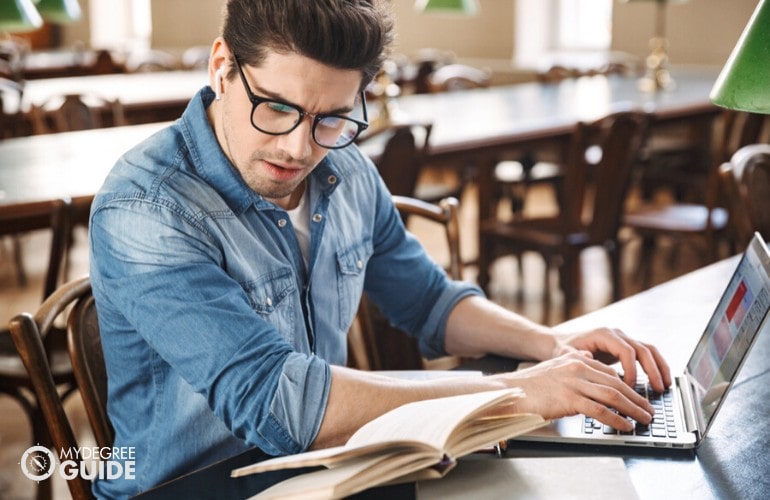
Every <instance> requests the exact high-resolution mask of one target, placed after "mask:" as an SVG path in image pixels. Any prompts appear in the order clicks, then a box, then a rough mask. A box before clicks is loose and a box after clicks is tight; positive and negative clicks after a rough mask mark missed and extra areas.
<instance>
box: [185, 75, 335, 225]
mask: <svg viewBox="0 0 770 500" xmlns="http://www.w3.org/2000/svg"><path fill="white" fill-rule="evenodd" d="M213 100H214V92H213V91H212V90H211V87H208V86H206V87H203V88H202V89H201V90H200V91H199V92H198V94H197V95H196V96H195V97H194V98H193V99H192V100H191V101H190V104H189V105H188V106H187V109H186V110H185V111H184V113H183V114H182V118H181V120H180V122H179V129H180V131H181V133H182V136H183V137H184V141H185V143H186V146H187V150H188V151H189V154H190V156H191V158H192V160H193V163H194V165H195V168H196V170H197V174H198V175H200V176H201V177H202V178H203V179H205V180H206V182H207V183H208V184H209V185H210V186H211V187H213V188H214V189H215V190H216V191H217V192H218V193H219V194H220V195H221V196H222V198H223V199H224V200H225V202H227V204H228V205H229V206H230V208H231V209H232V210H233V212H234V213H235V214H242V213H243V212H244V211H245V210H246V209H247V208H248V207H249V206H250V205H252V204H254V206H255V207H256V208H257V209H260V210H265V209H271V210H274V209H275V208H276V205H275V204H273V203H272V202H269V201H267V200H265V199H264V198H263V197H262V196H261V195H259V194H257V193H255V192H254V191H253V190H252V189H251V188H249V186H248V185H246V183H245V182H244V181H243V178H242V177H241V175H240V173H239V172H238V171H237V170H236V169H235V167H234V166H233V164H232V163H230V160H229V159H228V158H227V156H225V153H224V151H223V150H222V147H221V146H220V145H219V141H217V138H216V136H215V135H214V130H213V128H212V127H211V124H210V122H209V120H208V116H207V115H206V108H208V107H209V105H210V104H211V103H212V102H213ZM334 153H335V152H334V151H330V152H329V154H328V155H326V157H324V159H323V160H322V161H321V162H320V163H319V164H318V166H317V167H316V168H315V169H313V171H312V172H311V173H310V175H309V176H308V177H309V180H310V182H309V183H308V185H309V186H310V194H311V199H315V198H316V197H317V196H319V195H320V196H325V197H328V196H331V194H332V192H333V191H334V190H335V189H336V188H337V186H338V185H339V183H340V182H341V179H342V178H341V174H340V171H339V169H338V168H337V167H336V166H335V162H334V160H333V157H334V156H335V154H334Z"/></svg>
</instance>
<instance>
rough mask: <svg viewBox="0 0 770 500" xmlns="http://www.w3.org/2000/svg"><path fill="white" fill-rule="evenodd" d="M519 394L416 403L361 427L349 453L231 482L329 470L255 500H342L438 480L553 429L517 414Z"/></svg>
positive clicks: (297, 459) (277, 461) (254, 468)
mask: <svg viewBox="0 0 770 500" xmlns="http://www.w3.org/2000/svg"><path fill="white" fill-rule="evenodd" d="M521 397H523V393H522V392H521V391H520V390H518V389H503V390H499V391H488V392H480V393H474V394H465V395H461V396H451V397H445V398H438V399H430V400H425V401H418V402H415V403H409V404H406V405H403V406H400V407H398V408H396V409H394V410H391V411H390V412H388V413H386V414H384V415H382V416H380V417H378V418H376V419H374V420H372V421H371V422H369V423H368V424H366V425H364V426H362V427H361V428H360V429H359V430H358V431H357V432H356V433H355V434H353V436H351V437H350V439H349V440H348V442H347V443H345V445H343V446H338V447H334V448H326V449H321V450H315V451H309V452H306V453H300V454H297V455H289V456H285V457H278V458H273V459H270V460H266V461H264V462H259V463H256V464H253V465H249V466H246V467H242V468H240V469H236V470H234V471H232V474H231V475H232V476H233V477H238V476H243V475H246V474H253V473H256V472H265V471H270V470H277V469H288V468H298V467H313V466H324V467H325V468H323V469H319V470H316V471H312V472H307V473H305V474H300V475H298V476H295V477H292V478H290V479H287V480H285V481H282V482H280V483H278V484H276V485H274V486H272V487H270V488H268V489H266V490H265V491H263V492H262V493H260V494H259V495H257V496H256V497H255V498H297V499H299V498H341V497H344V496H348V495H351V494H353V493H356V492H358V491H361V490H364V489H366V488H370V487H373V486H378V485H382V484H385V483H390V482H402V481H415V480H418V479H430V478H439V477H442V476H443V475H444V474H446V473H447V472H448V471H449V470H450V469H451V468H452V467H454V465H455V460H456V459H457V458H459V457H462V456H464V455H468V454H469V453H472V452H474V451H476V450H479V449H482V448H485V447H488V446H491V445H494V444H496V443H498V442H499V441H502V440H505V439H508V438H512V437H514V436H517V435H519V434H523V433H526V432H529V431H530V430H532V429H535V428H537V427H540V426H541V425H544V424H545V423H547V422H546V421H545V420H544V419H543V418H542V417H541V416H540V415H534V414H529V413H516V412H515V402H516V401H517V400H518V399H519V398H521Z"/></svg>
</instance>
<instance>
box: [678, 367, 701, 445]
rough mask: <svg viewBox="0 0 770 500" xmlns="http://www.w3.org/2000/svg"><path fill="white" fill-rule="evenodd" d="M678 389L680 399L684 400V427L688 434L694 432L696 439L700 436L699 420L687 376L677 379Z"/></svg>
mask: <svg viewBox="0 0 770 500" xmlns="http://www.w3.org/2000/svg"><path fill="white" fill-rule="evenodd" d="M676 387H677V389H678V390H679V397H680V399H681V400H682V405H681V407H682V411H683V412H684V415H683V416H684V427H685V429H686V430H687V432H694V433H695V435H696V437H699V436H700V432H699V430H698V423H697V422H698V420H697V417H696V415H695V408H694V404H695V403H694V401H695V399H694V398H693V394H692V390H691V388H690V381H689V380H688V379H687V376H686V375H685V376H682V377H677V378H676Z"/></svg>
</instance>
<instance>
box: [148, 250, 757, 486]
mask: <svg viewBox="0 0 770 500" xmlns="http://www.w3.org/2000/svg"><path fill="white" fill-rule="evenodd" d="M736 265H737V258H736V257H733V258H730V259H727V260H724V261H721V262H718V263H716V264H713V265H710V266H708V267H705V268H703V269H700V270H697V271H695V272H692V273H690V274H687V275H685V276H683V277H680V278H677V279H675V280H673V281H670V282H668V283H664V284H662V285H659V286H657V287H654V288H652V289H650V290H647V291H645V292H642V293H640V294H638V295H634V296H632V297H629V298H627V299H624V300H622V301H620V302H617V303H615V304H612V305H610V306H607V307H605V308H603V309H600V310H597V311H594V312H592V313H590V314H587V315H585V316H582V317H579V318H576V319H574V320H572V321H570V322H568V323H565V324H563V325H560V327H559V328H561V329H564V330H571V329H573V328H586V327H593V326H599V325H613V326H618V327H621V328H623V330H625V331H626V332H627V333H628V334H630V335H633V336H635V337H639V338H643V339H645V340H648V341H651V342H654V343H655V344H656V345H657V346H658V347H659V348H660V349H661V351H662V352H663V354H664V356H666V358H667V359H668V360H669V362H670V364H671V366H672V368H673V370H674V372H675V373H681V371H682V370H683V369H684V366H685V365H686V363H687V357H688V356H689V353H690V352H691V351H692V349H693V348H694V346H695V344H696V342H697V340H698V338H699V337H700V335H701V333H702V331H703V329H704V327H705V325H706V323H707V321H708V319H709V317H710V315H711V313H712V311H713V309H714V307H715V306H716V303H717V301H718V300H719V297H720V295H721V293H722V291H723V290H724V288H725V287H726V285H727V282H728V281H729V278H730V276H731V275H732V272H733V270H734V268H735V266H736ZM767 330H770V326H769V325H766V326H765V328H764V330H763V331H762V333H761V334H760V335H759V338H758V339H757V341H756V343H755V345H754V348H753V350H752V352H751V353H750V354H749V357H748V359H747V360H746V362H745V364H744V367H743V369H742V371H741V373H740V375H739V376H738V379H737V380H736V382H735V385H734V388H733V391H732V392H731V393H730V394H729V395H728V396H727V398H726V399H725V401H724V403H723V406H722V409H721V410H720V413H719V415H718V416H717V418H716V420H715V422H714V424H713V426H712V428H711V430H710V431H709V434H708V436H707V437H706V439H705V440H704V442H703V443H702V444H701V446H700V447H699V448H698V450H697V451H695V452H693V451H686V450H671V449H669V450H657V449H643V450H633V451H630V450H629V449H620V448H617V449H616V448H610V447H597V446H594V447H565V446H554V445H537V444H533V443H521V442H512V445H511V446H510V447H509V452H508V456H509V457H512V458H516V457H538V456H573V457H575V456H577V457H579V456H608V455H609V456H619V457H622V458H623V459H624V462H625V464H626V468H627V470H628V472H629V475H630V477H631V481H632V483H633V485H634V487H635V488H636V490H637V492H638V494H639V497H640V498H641V499H653V498H654V499H659V498H677V499H693V500H696V499H697V500H704V499H712V498H713V499H725V498H740V499H752V498H757V499H759V498H766V495H767V492H768V491H770V482H769V481H770V480H768V478H769V477H770V459H768V456H767V450H768V447H769V446H770V426H768V425H766V423H767V416H768V414H770V380H769V379H768V374H769V373H770V370H768V363H767V360H768V359H770V332H768V331H767ZM516 364H517V363H516V362H515V361H514V360H504V359H502V358H494V357H488V358H484V359H482V360H480V361H477V362H474V363H470V364H468V365H466V367H467V368H470V369H482V370H487V371H498V370H499V369H501V368H507V369H515V366H516ZM739 430H750V431H751V432H752V433H753V434H752V435H748V434H742V433H740V432H738V431H739ZM262 458H263V456H262V455H261V454H260V453H259V451H258V450H254V451H252V452H249V453H246V454H242V455H239V456H236V457H233V458H231V459H228V460H225V461H223V462H220V463H218V464H214V465H212V466H209V467H206V468H204V469H201V470H199V471H197V472H194V473H191V474H188V475H186V476H184V477H182V478H179V479H176V480H173V481H170V482H169V483H166V484H164V485H161V486H159V487H157V488H154V489H152V490H150V491H149V492H147V493H146V494H145V495H142V497H146V498H150V499H152V498H154V499H158V498H181V497H184V496H186V495H189V494H191V493H192V492H194V494H195V496H196V497H197V498H201V499H203V498H223V499H224V498H245V497H247V496H251V495H254V494H255V493H257V492H259V491H261V489H263V488H265V487H267V486H268V485H269V484H272V483H273V482H275V481H278V480H280V479H282V478H283V477H285V473H284V475H281V474H273V475H270V474H256V475H252V476H246V477H242V478H237V479H233V478H230V477H229V472H230V470H232V469H233V468H235V467H238V466H240V465H243V464H247V463H249V462H250V461H256V460H259V459H262ZM489 460H496V459H495V458H489ZM555 480H558V478H555ZM597 480H600V478H597ZM400 488H401V489H400V490H398V491H393V490H383V489H375V490H370V491H368V492H365V493H364V494H363V495H362V497H363V498H388V497H389V495H390V498H395V496H393V495H398V496H397V497H398V498H410V497H414V495H415V492H414V490H413V489H407V488H406V487H404V486H401V487H400ZM567 493H568V492H565V495H566V494H567ZM417 496H418V498H419V495H417Z"/></svg>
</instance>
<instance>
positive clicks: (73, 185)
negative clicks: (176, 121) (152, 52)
mask: <svg viewBox="0 0 770 500" xmlns="http://www.w3.org/2000/svg"><path fill="white" fill-rule="evenodd" d="M167 125H168V123H150V124H145V125H132V126H127V127H114V128H106V129H95V130H86V131H82V132H65V133H61V134H48V135H36V136H29V137H20V138H17V139H7V140H4V141H0V209H9V208H12V206H13V205H14V204H17V203H27V202H36V201H51V200H55V199H57V198H72V199H83V200H87V201H89V200H90V199H91V198H93V196H94V195H95V194H96V192H97V190H98V189H99V187H101V185H102V182H104V178H105V177H106V176H107V173H108V172H109V170H110V169H111V168H112V166H113V165H114V164H115V161H116V160H117V159H118V158H119V157H120V156H121V155H122V154H123V153H124V152H126V151H127V150H128V149H129V148H131V147H132V146H134V145H135V144H137V143H139V142H140V141H142V140H144V139H145V138H147V137H149V136H150V135H152V134H153V133H154V132H156V131H157V130H160V129H161V128H163V127H165V126H167Z"/></svg>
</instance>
